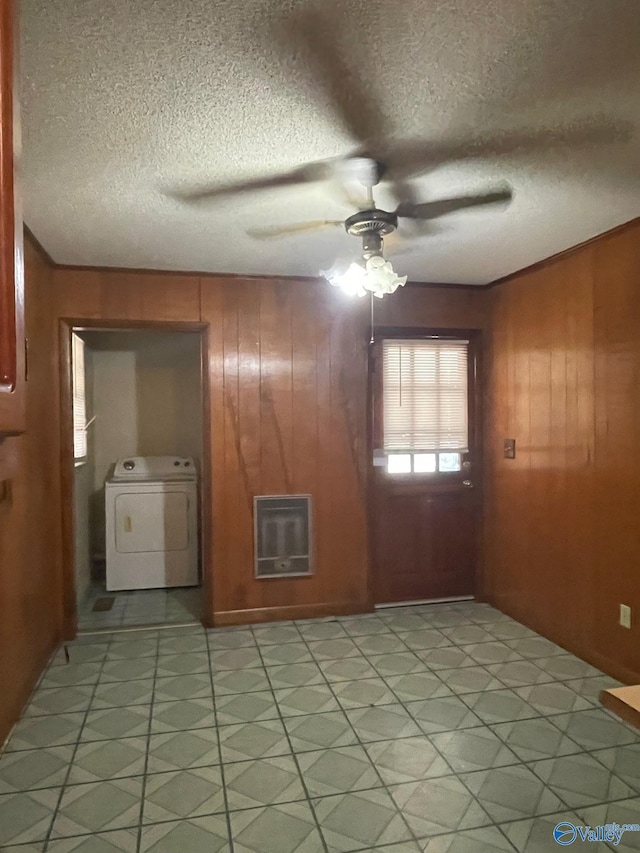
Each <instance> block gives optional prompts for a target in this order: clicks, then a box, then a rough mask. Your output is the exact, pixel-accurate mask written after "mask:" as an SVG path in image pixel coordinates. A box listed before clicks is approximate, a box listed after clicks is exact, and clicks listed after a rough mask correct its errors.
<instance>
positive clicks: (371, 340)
mask: <svg viewBox="0 0 640 853" xmlns="http://www.w3.org/2000/svg"><path fill="white" fill-rule="evenodd" d="M369 303H370V305H371V337H370V338H369V343H370V344H375V342H376V324H375V318H374V313H373V311H374V309H373V306H374V305H375V302H374V301H373V291H370V292H369Z"/></svg>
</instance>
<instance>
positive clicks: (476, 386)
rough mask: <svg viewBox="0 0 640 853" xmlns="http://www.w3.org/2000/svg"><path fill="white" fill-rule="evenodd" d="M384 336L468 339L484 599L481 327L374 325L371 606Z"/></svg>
mask: <svg viewBox="0 0 640 853" xmlns="http://www.w3.org/2000/svg"><path fill="white" fill-rule="evenodd" d="M383 338H399V339H402V338H406V339H408V340H420V339H421V338H424V339H429V338H440V339H442V340H461V339H462V340H468V341H469V362H468V369H469V379H470V380H472V382H471V385H470V387H471V388H472V389H473V392H472V394H470V396H469V422H470V424H472V433H470V441H469V445H470V449H473V458H474V470H475V471H477V473H478V483H479V484H480V486H479V487H480V510H479V521H478V532H477V544H476V550H477V563H476V575H475V599H476V600H478V601H484V600H485V598H486V596H485V592H484V575H485V572H484V547H483V544H484V542H483V540H484V488H483V483H484V479H483V474H484V444H483V440H484V407H483V398H484V388H485V376H484V338H483V333H482V329H478V328H471V329H465V328H444V329H443V328H440V327H432V326H418V327H416V326H376V327H375V329H374V333H373V337H372V340H371V341H369V344H370V345H369V360H368V363H369V371H368V373H369V376H368V379H369V381H368V389H367V421H368V441H367V478H366V483H367V505H366V512H367V528H368V531H369V535H368V541H369V572H368V594H369V600H370V601H371V603H372V607H373V608H374V609H376V608H377V607H379V606H380V605H378V604H376V603H375V571H376V569H375V557H374V538H373V531H374V525H375V500H374V489H375V484H374V470H373V464H372V460H373V451H374V449H375V448H376V447H379V446H380V445H379V444H376V441H378V440H379V439H380V435H379V432H378V430H379V428H380V421H381V419H380V417H379V412H376V406H378V405H379V400H378V395H379V383H380V377H379V376H378V374H377V372H376V358H375V352H376V347H377V345H378V344H379V342H380V341H381V340H382V339H383ZM407 604H409V602H394V603H393V604H392V605H383V606H394V607H403V606H406V605H407Z"/></svg>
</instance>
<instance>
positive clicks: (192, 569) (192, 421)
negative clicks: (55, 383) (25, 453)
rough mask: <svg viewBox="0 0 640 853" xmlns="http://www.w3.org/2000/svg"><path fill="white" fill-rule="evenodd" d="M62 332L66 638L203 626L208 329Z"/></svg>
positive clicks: (80, 327) (70, 327) (81, 326)
mask: <svg viewBox="0 0 640 853" xmlns="http://www.w3.org/2000/svg"><path fill="white" fill-rule="evenodd" d="M63 332H64V333H65V338H66V344H67V346H66V351H67V356H68V357H67V358H65V359H63V361H64V362H65V363H66V371H67V380H68V381H67V383H65V385H66V386H67V389H68V392H67V395H66V396H67V400H66V405H65V409H66V415H67V416H66V417H64V418H63V430H64V435H63V448H64V447H65V446H66V448H67V449H68V452H67V453H63V467H64V469H65V470H64V471H63V513H65V514H66V516H67V517H66V523H65V518H64V517H63V536H65V538H66V539H67V541H66V543H65V545H66V547H65V552H66V553H67V555H68V557H69V558H70V559H69V560H68V562H69V563H70V565H68V566H66V584H65V587H66V588H65V611H66V613H65V616H66V617H67V618H66V619H65V623H66V634H67V635H68V636H73V635H74V634H75V633H76V630H77V632H78V633H93V632H96V631H107V630H126V629H134V628H140V627H146V626H152V625H156V626H157V625H186V624H193V623H194V622H198V621H200V620H201V619H202V618H203V616H204V615H205V614H204V613H203V611H204V610H205V609H206V608H205V607H204V601H203V582H204V583H205V585H206V581H207V578H206V577H205V574H206V572H205V566H206V560H205V556H206V547H205V542H204V539H205V533H206V524H203V523H202V520H203V518H204V514H203V512H202V507H203V505H204V501H205V500H206V497H205V496H206V495H207V494H208V484H207V477H208V464H207V441H206V423H205V422H206V420H207V412H208V404H207V395H206V391H205V383H204V381H203V376H204V372H203V364H204V358H205V356H206V352H205V350H206V336H205V334H204V330H203V329H202V328H193V327H190V328H181V327H180V326H179V325H178V324H154V325H153V326H149V325H145V326H139V325H136V326H133V327H127V328H118V327H117V326H116V325H115V324H114V325H113V326H109V327H106V326H105V325H100V326H95V325H92V324H86V323H78V324H75V323H68V322H67V323H63ZM64 349H65V348H63V351H64ZM63 402H65V401H63ZM64 474H66V476H64ZM205 618H206V617H205Z"/></svg>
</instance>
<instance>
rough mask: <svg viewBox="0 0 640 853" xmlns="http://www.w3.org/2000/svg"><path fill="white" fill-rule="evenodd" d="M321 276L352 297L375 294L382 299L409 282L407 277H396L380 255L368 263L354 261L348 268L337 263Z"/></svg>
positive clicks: (343, 264) (370, 259)
mask: <svg viewBox="0 0 640 853" xmlns="http://www.w3.org/2000/svg"><path fill="white" fill-rule="evenodd" d="M321 275H322V276H324V278H326V279H327V281H328V282H329V284H332V285H333V286H334V287H340V288H341V289H342V290H344V291H345V293H348V294H349V295H351V296H365V295H366V294H367V293H373V295H374V296H377V297H379V298H380V299H382V297H383V296H384V295H385V294H387V293H393V292H394V291H395V290H397V289H398V288H399V287H402V286H403V285H404V284H405V282H406V281H407V276H406V275H404V276H398V275H396V272H395V270H394V269H393V267H392V266H391V264H390V263H389V261H385V259H384V258H383V257H381V256H380V255H374V256H373V257H371V258H369V259H368V260H367V261H364V260H362V261H354V262H353V263H351V264H349V265H348V266H347V265H346V264H345V263H344V262H343V263H341V262H339V261H336V263H335V264H334V265H333V266H332V267H331V269H328V270H323V271H322V272H321Z"/></svg>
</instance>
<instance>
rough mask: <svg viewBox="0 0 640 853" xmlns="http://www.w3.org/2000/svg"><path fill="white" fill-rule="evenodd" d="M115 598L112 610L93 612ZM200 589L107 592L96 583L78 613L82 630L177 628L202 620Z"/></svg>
mask: <svg viewBox="0 0 640 853" xmlns="http://www.w3.org/2000/svg"><path fill="white" fill-rule="evenodd" d="M105 597H108V598H111V597H113V598H115V602H114V604H113V607H112V608H111V610H104V611H98V612H94V611H93V609H92V608H93V605H94V604H95V602H96V600H97V599H99V598H105ZM200 602H201V589H200V587H185V588H180V587H179V588H172V589H136V590H124V591H122V592H107V591H106V588H105V584H104V581H94V582H93V583H92V585H91V588H90V590H89V594H88V595H87V596H86V598H85V600H84V603H83V605H82V606H81V607H80V610H79V613H78V630H80V631H102V630H105V629H108V628H129V627H132V626H136V625H172V624H173V625H175V624H184V623H187V622H197V621H198V620H199V619H200Z"/></svg>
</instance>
